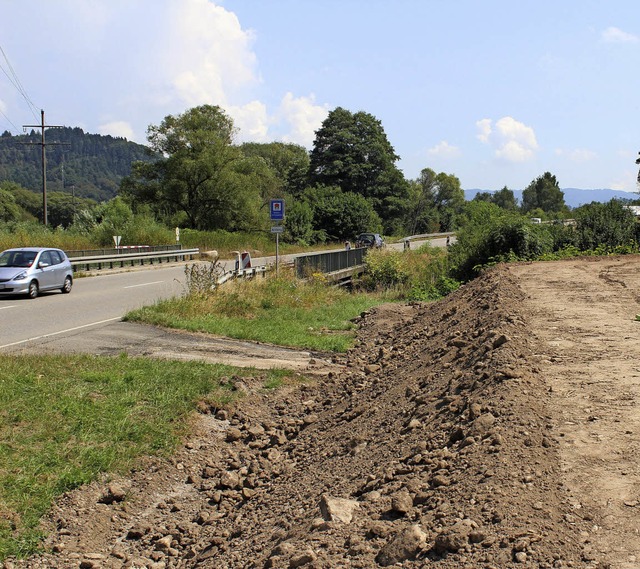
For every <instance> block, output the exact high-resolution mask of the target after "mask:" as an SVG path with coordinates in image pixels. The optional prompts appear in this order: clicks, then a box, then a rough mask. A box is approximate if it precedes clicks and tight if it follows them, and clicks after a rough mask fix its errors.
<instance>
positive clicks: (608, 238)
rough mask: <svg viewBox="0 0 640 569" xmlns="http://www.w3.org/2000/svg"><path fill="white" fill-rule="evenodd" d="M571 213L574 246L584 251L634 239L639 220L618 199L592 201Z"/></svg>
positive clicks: (626, 242)
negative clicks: (575, 242)
mask: <svg viewBox="0 0 640 569" xmlns="http://www.w3.org/2000/svg"><path fill="white" fill-rule="evenodd" d="M573 215H574V218H575V220H576V227H575V232H576V235H577V239H576V241H577V246H578V248H580V249H581V250H583V251H589V250H594V249H596V248H597V247H601V246H605V247H607V248H609V249H612V248H614V247H618V246H620V245H629V244H631V243H636V239H637V233H638V223H637V222H636V219H635V215H634V214H633V212H632V211H631V210H630V209H629V208H628V207H625V204H624V203H623V202H621V201H620V200H616V199H613V200H611V201H609V202H607V203H598V202H592V203H590V204H588V205H583V206H581V207H579V208H577V209H576V210H575V212H574V214H573Z"/></svg>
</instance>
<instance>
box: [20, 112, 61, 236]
mask: <svg viewBox="0 0 640 569" xmlns="http://www.w3.org/2000/svg"><path fill="white" fill-rule="evenodd" d="M40 116H41V117H42V122H41V123H40V124H25V125H22V128H23V130H24V131H25V132H26V131H27V129H28V128H39V129H40V131H41V134H42V142H24V143H22V144H39V145H40V147H41V152H42V223H43V225H47V154H46V152H45V148H46V146H47V144H46V142H45V136H44V133H45V129H47V128H64V127H63V126H62V125H49V124H44V111H42V110H41V111H40ZM49 144H50V145H51V144H54V145H55V144H70V143H68V142H50V143H49Z"/></svg>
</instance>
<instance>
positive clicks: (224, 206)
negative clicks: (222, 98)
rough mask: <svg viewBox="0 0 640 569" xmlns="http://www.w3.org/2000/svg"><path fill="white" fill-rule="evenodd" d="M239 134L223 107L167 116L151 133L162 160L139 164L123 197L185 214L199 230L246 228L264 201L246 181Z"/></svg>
mask: <svg viewBox="0 0 640 569" xmlns="http://www.w3.org/2000/svg"><path fill="white" fill-rule="evenodd" d="M234 136H235V128H234V126H233V121H232V119H231V118H230V117H229V116H227V115H226V114H225V112H224V111H223V110H222V109H221V108H220V107H218V106H212V105H202V106H200V107H194V108H192V109H190V110H188V111H186V112H185V113H183V114H181V115H177V116H172V115H169V116H167V117H165V118H164V120H163V121H162V122H161V123H160V125H157V126H155V125H151V126H150V127H149V128H148V130H147V139H148V141H149V144H150V147H151V150H152V151H153V152H156V153H159V154H161V155H162V158H160V159H158V160H156V161H155V162H151V163H144V162H136V163H134V165H133V169H132V174H131V176H129V177H127V178H125V179H124V180H123V182H122V184H121V187H120V192H121V195H123V196H125V197H128V198H129V199H132V201H141V202H147V203H153V204H155V205H156V207H158V208H168V209H169V211H179V212H183V213H184V216H185V224H186V225H187V226H189V227H192V228H195V229H231V230H233V229H238V228H242V227H244V226H246V225H247V223H248V221H249V220H248V219H247V216H250V215H251V214H252V213H254V212H255V209H256V208H255V202H256V201H258V200H259V199H260V198H259V196H249V193H250V192H251V191H254V190H255V187H253V186H251V185H247V184H244V183H243V181H246V176H244V175H243V173H242V172H241V170H242V157H243V155H242V152H241V150H240V149H239V147H237V146H234V145H233V139H234ZM252 197H253V198H254V199H253V201H254V203H251V202H252V199H251V198H252Z"/></svg>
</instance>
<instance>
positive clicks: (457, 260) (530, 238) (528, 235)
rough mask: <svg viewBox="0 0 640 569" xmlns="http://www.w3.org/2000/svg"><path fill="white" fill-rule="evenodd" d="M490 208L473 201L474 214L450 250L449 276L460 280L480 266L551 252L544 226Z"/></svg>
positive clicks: (466, 277)
mask: <svg viewBox="0 0 640 569" xmlns="http://www.w3.org/2000/svg"><path fill="white" fill-rule="evenodd" d="M490 206H493V204H486V203H483V202H477V206H476V207H477V209H478V211H472V212H471V213H472V215H471V216H470V217H469V219H468V222H467V224H466V225H465V227H464V228H463V229H462V230H461V231H460V232H459V233H458V236H457V240H456V243H455V244H454V245H453V246H452V247H451V248H450V252H451V256H452V266H453V275H454V276H455V277H457V278H459V279H461V280H469V279H471V278H474V277H475V276H477V274H478V272H479V270H480V269H481V268H482V267H485V266H487V265H490V264H493V263H498V262H502V261H512V260H533V259H536V258H537V257H539V256H540V255H543V254H545V253H550V252H551V251H552V250H553V238H552V236H551V233H550V231H549V229H548V226H546V225H538V224H533V223H531V221H530V220H529V219H527V218H525V217H524V216H522V215H519V214H515V213H509V212H505V211H504V210H503V211H502V212H500V211H496V209H492V208H491V207H490ZM497 209H499V208H497Z"/></svg>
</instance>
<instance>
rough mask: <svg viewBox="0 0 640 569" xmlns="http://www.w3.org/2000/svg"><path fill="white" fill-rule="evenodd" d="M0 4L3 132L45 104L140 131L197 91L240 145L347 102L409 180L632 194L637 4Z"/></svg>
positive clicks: (6, 0) (194, 0) (311, 122)
mask: <svg viewBox="0 0 640 569" xmlns="http://www.w3.org/2000/svg"><path fill="white" fill-rule="evenodd" d="M0 15H1V16H0V47H1V48H2V52H0V131H4V130H9V131H10V132H12V133H13V134H19V133H22V125H25V124H37V123H39V122H40V109H44V110H45V113H46V121H47V123H48V124H52V125H65V126H71V127H80V128H83V129H84V130H85V131H86V132H90V133H100V134H112V135H114V136H125V137H127V138H128V139H129V140H134V141H136V142H140V143H145V142H146V129H147V127H148V126H149V125H150V124H159V123H160V121H162V119H163V118H164V117H165V116H167V115H169V114H179V113H182V112H184V111H185V110H187V109H189V108H191V107H193V106H196V105H201V104H205V103H207V104H215V105H219V106H220V107H222V108H223V109H225V111H226V112H227V113H228V114H229V115H230V116H231V117H232V118H233V119H234V123H235V125H236V126H237V127H238V128H239V135H238V141H239V142H242V141H247V140H251V141H258V142H270V141H274V140H278V141H286V142H295V143H298V144H302V145H304V146H306V147H307V148H311V145H312V143H313V139H314V131H315V130H317V129H318V128H319V127H320V125H321V123H322V121H323V120H324V118H325V117H326V116H327V113H328V112H329V110H331V109H334V108H336V107H338V106H340V107H344V108H346V109H348V110H350V111H353V112H356V111H365V112H368V113H371V114H372V115H374V116H375V117H376V118H377V119H378V120H380V121H381V123H382V126H383V128H384V130H385V132H386V134H387V136H388V138H389V141H390V142H391V144H392V145H393V147H394V148H395V150H396V153H397V154H398V155H399V156H400V158H401V159H400V161H399V163H398V165H399V167H400V168H401V169H402V170H403V172H404V174H405V176H406V177H407V178H411V179H412V178H417V177H418V175H419V173H420V171H421V170H422V169H423V168H432V169H433V170H435V171H437V172H446V173H448V174H453V175H455V176H457V177H458V178H460V181H461V183H462V186H463V188H465V189H473V188H480V189H485V190H498V189H500V188H502V187H504V186H507V187H509V188H510V189H513V190H517V189H522V188H524V187H526V186H527V185H528V184H529V183H530V182H531V181H532V180H533V179H535V178H536V177H537V176H540V175H542V174H543V173H544V172H546V171H550V172H551V173H552V174H555V175H556V177H557V179H558V181H559V183H560V186H561V187H563V188H568V187H575V188H585V189H588V188H594V189H595V188H611V189H616V190H625V191H636V190H637V186H636V176H637V173H638V169H637V166H636V165H635V158H636V156H637V154H638V151H640V128H639V127H640V73H639V70H640V6H639V5H638V3H637V0H607V1H606V2H605V1H604V0H598V1H596V0H553V1H550V0H538V1H535V2H534V1H529V0H519V1H514V0H455V1H454V0H384V1H383V0H340V1H338V0H224V1H217V2H213V1H208V0H0ZM16 78H17V80H18V81H19V83H20V85H21V89H19V88H18V86H17V85H16ZM26 99H28V101H29V102H28V101H27V100H26Z"/></svg>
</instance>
